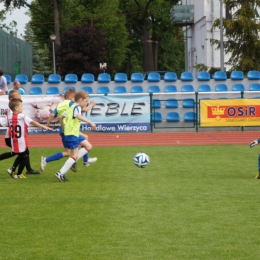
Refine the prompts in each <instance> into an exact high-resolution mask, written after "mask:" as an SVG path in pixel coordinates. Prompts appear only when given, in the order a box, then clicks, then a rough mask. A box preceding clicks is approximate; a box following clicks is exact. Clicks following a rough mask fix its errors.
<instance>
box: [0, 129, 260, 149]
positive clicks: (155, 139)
mask: <svg viewBox="0 0 260 260" xmlns="http://www.w3.org/2000/svg"><path fill="white" fill-rule="evenodd" d="M88 136H89V140H90V142H91V144H92V145H93V147H98V146H145V145H147V146H150V145H179V146H180V145H221V144H237V145H238V144H239V145H243V144H244V145H249V143H250V142H252V141H253V140H255V139H258V138H260V132H251V131H250V132H249V131H248V132H198V133H196V132H195V133H194V132H192V133H187V132H184V133H134V134H131V133H117V134H115V133H90V134H88ZM29 147H62V144H61V141H60V137H59V135H58V134H48V135H47V134H46V135H36V134H29ZM0 148H6V146H5V142H4V136H2V137H1V138H0Z"/></svg>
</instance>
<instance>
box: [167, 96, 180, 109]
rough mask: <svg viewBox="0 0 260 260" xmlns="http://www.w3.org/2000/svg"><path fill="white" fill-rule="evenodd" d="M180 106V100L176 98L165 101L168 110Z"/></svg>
mask: <svg viewBox="0 0 260 260" xmlns="http://www.w3.org/2000/svg"><path fill="white" fill-rule="evenodd" d="M178 106H179V103H178V100H177V99H175V98H168V99H167V100H166V101H165V107H166V108H177V107H178Z"/></svg>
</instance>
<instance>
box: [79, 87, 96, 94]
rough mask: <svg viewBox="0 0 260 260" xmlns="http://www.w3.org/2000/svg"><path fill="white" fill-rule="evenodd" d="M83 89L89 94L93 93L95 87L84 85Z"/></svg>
mask: <svg viewBox="0 0 260 260" xmlns="http://www.w3.org/2000/svg"><path fill="white" fill-rule="evenodd" d="M81 90H84V91H86V92H88V93H89V94H93V89H92V87H90V86H83V87H82V88H81Z"/></svg>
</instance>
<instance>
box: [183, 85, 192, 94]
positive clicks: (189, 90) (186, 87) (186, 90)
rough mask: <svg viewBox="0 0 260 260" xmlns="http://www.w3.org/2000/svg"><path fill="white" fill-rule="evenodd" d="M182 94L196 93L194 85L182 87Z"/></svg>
mask: <svg viewBox="0 0 260 260" xmlns="http://www.w3.org/2000/svg"><path fill="white" fill-rule="evenodd" d="M181 92H194V87H193V86H192V85H189V84H187V85H183V86H182V87H181Z"/></svg>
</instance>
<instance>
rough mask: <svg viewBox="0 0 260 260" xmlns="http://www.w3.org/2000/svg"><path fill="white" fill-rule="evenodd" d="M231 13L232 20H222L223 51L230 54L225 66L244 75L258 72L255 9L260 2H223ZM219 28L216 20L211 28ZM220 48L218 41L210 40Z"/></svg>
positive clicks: (259, 52)
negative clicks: (252, 71) (251, 71)
mask: <svg viewBox="0 0 260 260" xmlns="http://www.w3.org/2000/svg"><path fill="white" fill-rule="evenodd" d="M223 2H224V3H225V4H226V5H227V6H228V7H229V8H230V9H231V10H232V12H233V14H232V19H224V18H223V27H224V29H225V30H224V37H225V39H226V40H225V41H224V42H223V46H224V51H225V53H226V54H230V55H231V56H230V59H229V60H228V62H226V63H225V64H226V65H230V66H231V69H230V71H233V70H241V71H243V72H244V73H245V74H246V73H247V72H248V71H250V70H254V69H257V70H260V62H259V58H260V41H259V30H260V24H259V22H258V20H257V19H256V11H255V8H256V7H259V6H260V0H242V1H237V0H224V1H223ZM216 27H217V28H220V20H219V19H217V20H216V21H215V23H214V25H213V28H216ZM211 42H212V44H216V45H217V48H220V41H219V40H216V39H215V40H212V41H211Z"/></svg>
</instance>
